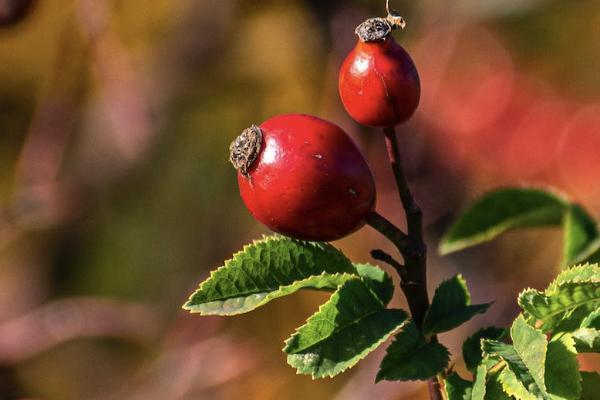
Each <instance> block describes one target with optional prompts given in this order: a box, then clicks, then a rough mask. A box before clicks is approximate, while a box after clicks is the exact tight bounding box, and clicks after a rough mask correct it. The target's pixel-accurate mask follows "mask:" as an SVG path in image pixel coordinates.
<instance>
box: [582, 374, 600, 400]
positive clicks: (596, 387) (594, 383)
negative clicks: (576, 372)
mask: <svg viewBox="0 0 600 400" xmlns="http://www.w3.org/2000/svg"><path fill="white" fill-rule="evenodd" d="M581 378H582V379H581V400H597V399H598V393H600V374H598V373H596V372H581Z"/></svg>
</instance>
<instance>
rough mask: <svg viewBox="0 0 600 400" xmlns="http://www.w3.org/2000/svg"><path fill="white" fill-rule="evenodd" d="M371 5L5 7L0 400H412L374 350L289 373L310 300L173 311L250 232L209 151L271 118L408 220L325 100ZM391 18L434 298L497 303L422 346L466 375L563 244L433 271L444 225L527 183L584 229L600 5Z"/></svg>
mask: <svg viewBox="0 0 600 400" xmlns="http://www.w3.org/2000/svg"><path fill="white" fill-rule="evenodd" d="M384 3H385V2H384V0H344V1H342V0H335V1H334V0H330V1H318V0H288V1H274V0H271V1H269V0H262V1H257V0H252V1H251V0H238V1H234V0H153V1H135V0H37V1H35V0H0V25H2V27H1V28H0V399H25V398H27V399H49V400H52V399H56V400H59V399H60V400H71V399H73V400H75V399H99V400H100V399H102V400H104V399H107V400H108V399H166V400H170V399H217V400H218V399H291V400H294V399H305V398H311V399H336V400H347V399H375V398H376V399H422V398H426V391H425V390H426V389H425V387H424V385H423V384H422V383H419V382H413V383H379V384H377V385H373V382H374V376H375V373H376V369H377V366H378V363H379V361H380V360H381V358H382V356H383V353H382V350H383V349H384V347H385V346H382V348H381V349H380V351H376V352H374V353H373V354H371V355H370V356H368V357H367V358H366V359H365V360H364V361H362V362H361V363H359V364H358V365H357V366H356V367H355V368H353V369H352V370H350V371H348V372H347V373H345V374H343V375H340V376H339V377H336V378H335V379H327V380H320V381H311V379H310V378H309V377H305V376H297V375H295V371H294V370H293V369H292V368H290V367H288V366H287V364H286V358H285V356H284V354H283V353H282V352H281V351H280V349H281V347H282V346H283V340H284V339H285V338H287V336H288V335H289V334H291V333H292V332H293V329H294V328H295V327H297V326H299V325H301V324H302V323H303V321H304V320H305V319H306V318H307V317H308V316H309V315H310V314H312V313H313V312H314V311H315V310H316V308H317V306H318V305H319V304H320V303H322V302H323V301H324V300H325V299H326V296H324V295H323V294H319V293H309V292H306V293H299V294H296V295H295V296H292V297H290V298H285V299H280V300H277V301H275V302H272V303H270V304H268V305H267V306H265V307H263V308H261V309H259V310H257V311H254V312H253V313H250V314H248V315H243V316H240V317H236V318H231V319H228V318H209V317H199V316H195V315H188V314H187V313H185V312H183V311H182V310H181V304H182V303H183V302H184V301H185V300H186V299H187V296H188V295H189V294H190V293H191V291H192V290H193V289H194V288H195V287H196V286H197V284H198V282H200V281H201V280H203V279H205V278H206V277H207V275H208V272H209V270H211V269H213V268H215V267H217V266H219V265H221V264H222V262H223V260H224V259H226V258H228V257H229V256H230V255H231V254H232V253H233V252H234V251H237V250H238V249H239V248H240V247H241V246H242V245H243V244H244V243H246V242H249V241H251V240H252V239H255V238H258V237H260V236H261V235H262V234H263V233H266V230H265V228H264V227H262V226H260V225H259V224H257V223H256V222H254V221H253V219H252V218H251V217H250V214H249V213H248V212H247V211H246V209H245V207H244V205H243V203H242V201H241V199H240V198H239V196H238V193H237V184H236V180H235V173H234V169H233V168H232V167H231V166H230V165H229V164H228V161H227V158H228V146H229V143H230V141H231V140H232V139H233V138H234V137H235V136H236V135H237V134H238V133H239V132H241V130H242V129H244V128H246V127H247V126H249V125H250V124H252V123H257V124H258V123H260V122H261V121H263V120H265V119H267V118H269V117H270V116H273V115H275V114H279V113H290V112H302V113H311V114H317V115H319V116H321V117H324V118H327V119H329V120H332V121H334V122H336V123H337V124H339V125H340V126H342V127H343V128H344V129H346V130H347V132H348V133H349V134H351V135H352V136H353V138H354V139H355V141H356V142H357V143H358V144H359V145H360V147H361V149H362V150H363V151H364V153H365V156H366V157H367V158H368V160H369V162H370V163H371V166H372V169H373V171H374V173H375V175H376V178H377V181H378V209H379V211H380V212H381V213H382V214H384V215H386V216H388V217H389V218H390V219H392V220H394V221H395V222H397V223H399V224H403V221H402V217H401V212H400V210H399V205H398V202H397V200H396V192H395V188H394V186H393V181H392V176H391V173H390V171H389V170H388V166H387V164H386V162H385V157H384V156H383V154H384V153H383V151H384V150H383V146H384V145H383V138H382V135H381V134H380V132H377V131H374V130H368V129H365V128H362V127H360V126H358V125H357V124H355V123H354V122H353V121H352V120H351V119H350V118H349V117H348V116H347V115H346V113H345V112H344V110H343V107H342V105H341V102H340V101H339V98H338V94H337V70H338V68H339V66H340V64H341V62H342V60H343V59H344V57H345V55H346V54H347V53H348V52H349V51H350V50H351V48H352V47H353V46H354V44H355V41H356V37H355V36H354V33H353V32H354V27H355V26H356V25H357V24H358V23H360V22H362V20H364V19H366V18H367V17H369V16H380V15H383V14H384ZM392 5H393V7H394V8H396V9H398V10H400V11H401V13H402V14H403V15H404V16H405V18H406V20H407V21H408V27H407V29H406V30H405V31H403V32H397V33H395V36H396V38H397V39H398V41H399V42H400V43H401V44H402V45H403V46H404V47H405V48H406V49H407V50H408V51H409V52H410V53H411V54H412V56H413V58H414V60H415V63H416V65H417V67H418V69H419V71H420V75H421V82H422V100H421V105H420V107H419V110H418V112H417V113H416V115H415V117H414V118H413V119H412V120H411V122H410V123H408V124H407V125H405V126H402V127H400V128H399V129H398V131H399V139H400V143H401V146H402V153H403V155H404V158H405V162H406V164H407V169H408V172H409V174H410V178H411V181H412V182H413V184H414V188H415V192H416V197H417V199H418V201H419V202H420V203H421V205H422V206H423V208H424V210H425V216H426V225H427V234H428V240H429V243H430V246H429V247H430V250H431V251H430V267H429V285H430V287H431V288H432V287H434V286H435V285H437V283H439V282H440V281H441V280H442V279H443V278H446V277H448V276H450V275H451V274H453V273H455V272H457V271H459V272H461V273H463V274H464V275H465V277H466V278H467V281H468V282H469V285H470V287H471V292H472V297H473V300H474V301H475V302H485V301H495V305H494V306H493V307H492V309H491V311H490V312H488V313H487V314H485V315H483V316H479V317H477V318H475V319H473V320H472V321H470V322H469V323H468V324H467V325H465V326H464V327H462V328H460V329H459V330H458V331H457V332H455V333H452V334H445V335H442V337H441V340H442V341H443V342H444V343H446V344H448V346H449V347H450V349H451V351H452V353H453V363H454V364H455V368H456V369H457V370H459V371H460V372H464V371H465V369H464V364H463V362H462V360H461V359H460V344H461V340H462V339H463V338H464V337H465V336H466V335H468V334H470V333H472V332H473V331H475V330H476V329H477V328H479V327H481V326H483V325H489V324H492V323H493V324H500V325H502V324H504V325H506V324H508V323H510V321H512V319H513V318H514V317H515V316H516V314H517V312H518V310H517V306H516V303H515V298H516V294H517V293H518V292H519V291H520V290H521V289H522V288H524V287H526V286H532V287H537V288H543V287H545V286H546V285H547V283H548V281H549V280H550V279H551V278H552V277H553V275H555V273H556V272H557V265H558V263H559V258H560V250H559V249H560V243H561V239H562V237H561V233H560V232H559V231H557V230H552V229H548V230H535V231H527V232H517V233H511V234H509V235H506V236H504V237H503V238H501V239H499V240H496V241H494V242H493V243H491V244H487V245H483V246H480V247H477V248H475V249H473V250H469V251H465V252H463V253H459V254H458V255H453V256H450V257H445V258H443V259H442V258H439V257H437V256H436V255H435V248H436V246H437V243H438V241H439V237H440V235H441V234H442V233H443V232H444V230H445V229H446V228H447V227H448V225H449V223H450V222H451V221H452V219H453V218H454V217H455V216H456V214H457V212H458V211H459V210H460V209H461V208H462V207H464V206H465V205H466V204H467V203H468V202H469V201H470V200H472V199H473V198H474V197H475V196H477V195H479V194H481V193H482V192H484V191H485V190H488V189H491V188H494V187H498V186H501V185H507V184H525V183H531V184H536V185H542V186H551V187H555V188H557V189H559V190H561V191H564V192H565V193H567V194H568V195H569V196H571V197H572V198H574V199H576V200H577V201H579V202H580V203H582V204H583V205H584V206H585V207H587V208H588V210H589V211H590V212H591V213H592V215H595V216H596V217H600V185H598V182H600V161H598V160H599V159H598V154H600V51H599V48H598V43H600V2H598V1H597V0H578V1H570V0H496V1H477V0H453V1H441V0H423V1H419V2H417V1H408V0H397V1H394V0H392ZM335 245H336V246H338V247H340V248H342V249H343V250H344V251H345V252H346V253H347V254H348V255H350V256H351V257H353V258H354V259H355V260H357V261H370V262H373V260H371V259H370V257H369V250H370V249H372V248H374V247H380V248H384V249H386V250H388V251H392V249H391V247H390V246H388V245H387V244H386V243H385V242H384V241H383V240H382V238H381V237H379V236H378V234H377V233H376V232H374V231H373V230H371V229H370V228H364V229H362V230H360V231H359V232H358V233H356V234H355V235H352V236H351V237H349V238H347V239H344V240H342V241H339V242H336V243H335ZM393 301H394V303H395V305H397V306H402V305H403V304H404V300H403V299H402V298H401V296H400V295H399V294H397V295H396V297H395V299H394V300H393ZM580 364H581V366H582V368H583V369H588V370H598V368H599V365H600V363H599V359H598V358H597V357H596V358H594V357H585V358H584V357H582V358H580ZM464 376H466V375H464Z"/></svg>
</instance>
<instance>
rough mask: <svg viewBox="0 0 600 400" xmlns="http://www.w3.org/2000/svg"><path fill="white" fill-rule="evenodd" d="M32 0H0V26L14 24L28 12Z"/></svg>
mask: <svg viewBox="0 0 600 400" xmlns="http://www.w3.org/2000/svg"><path fill="white" fill-rule="evenodd" d="M33 3H34V0H0V27H5V26H10V25H14V24H16V23H17V22H19V21H21V20H22V19H23V18H24V17H25V16H26V15H27V13H28V12H29V10H30V9H31V7H32V5H33Z"/></svg>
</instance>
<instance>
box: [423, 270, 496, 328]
mask: <svg viewBox="0 0 600 400" xmlns="http://www.w3.org/2000/svg"><path fill="white" fill-rule="evenodd" d="M489 307H490V304H476V305H471V295H470V294H469V290H468V289H467V283H466V282H465V280H464V278H463V277H462V276H461V275H460V274H459V275H456V276H454V277H452V278H450V279H448V280H446V281H444V282H442V283H441V284H440V285H439V286H438V288H437V289H436V290H435V294H434V295H433V300H432V302H431V306H430V307H429V309H428V310H427V314H426V315H425V321H424V323H423V332H424V333H425V335H426V336H429V335H434V334H436V333H440V332H446V331H449V330H451V329H453V328H456V327H457V326H459V325H461V324H462V323H464V322H466V321H468V320H469V319H471V318H472V317H473V316H474V315H476V314H480V313H484V312H486V311H487V309H488V308H489Z"/></svg>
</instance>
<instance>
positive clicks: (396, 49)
mask: <svg viewBox="0 0 600 400" xmlns="http://www.w3.org/2000/svg"><path fill="white" fill-rule="evenodd" d="M389 18H390V17H388V19H389ZM388 19H385V18H370V19H368V20H366V21H365V22H363V23H362V24H360V25H359V26H358V27H357V28H356V34H357V35H358V37H359V40H358V43H357V44H356V47H355V48H354V49H353V50H352V51H351V52H350V54H348V56H347V57H346V59H345V60H344V63H343V64H342V67H341V69H340V75H339V91H340V97H341V98H342V103H344V107H345V108H346V111H348V114H350V116H351V117H352V118H353V119H354V120H355V121H356V122H358V123H360V124H362V125H367V126H372V127H392V126H395V125H397V124H399V123H401V122H404V121H406V120H407V119H409V118H410V116H411V115H412V114H413V112H414V111H415V109H416V108H417V105H418V104H419V97H420V94H421V88H420V84H419V75H418V73H417V69H416V67H415V64H414V63H413V61H412V59H411V58H410V56H409V55H408V53H407V52H406V51H405V50H404V49H403V48H402V46H400V45H399V44H398V43H397V42H396V41H395V40H394V38H393V37H392V35H391V31H392V24H391V23H390V22H389V20H388ZM401 23H402V24H403V23H404V22H403V21H402V22H401ZM401 26H403V25H401Z"/></svg>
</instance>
